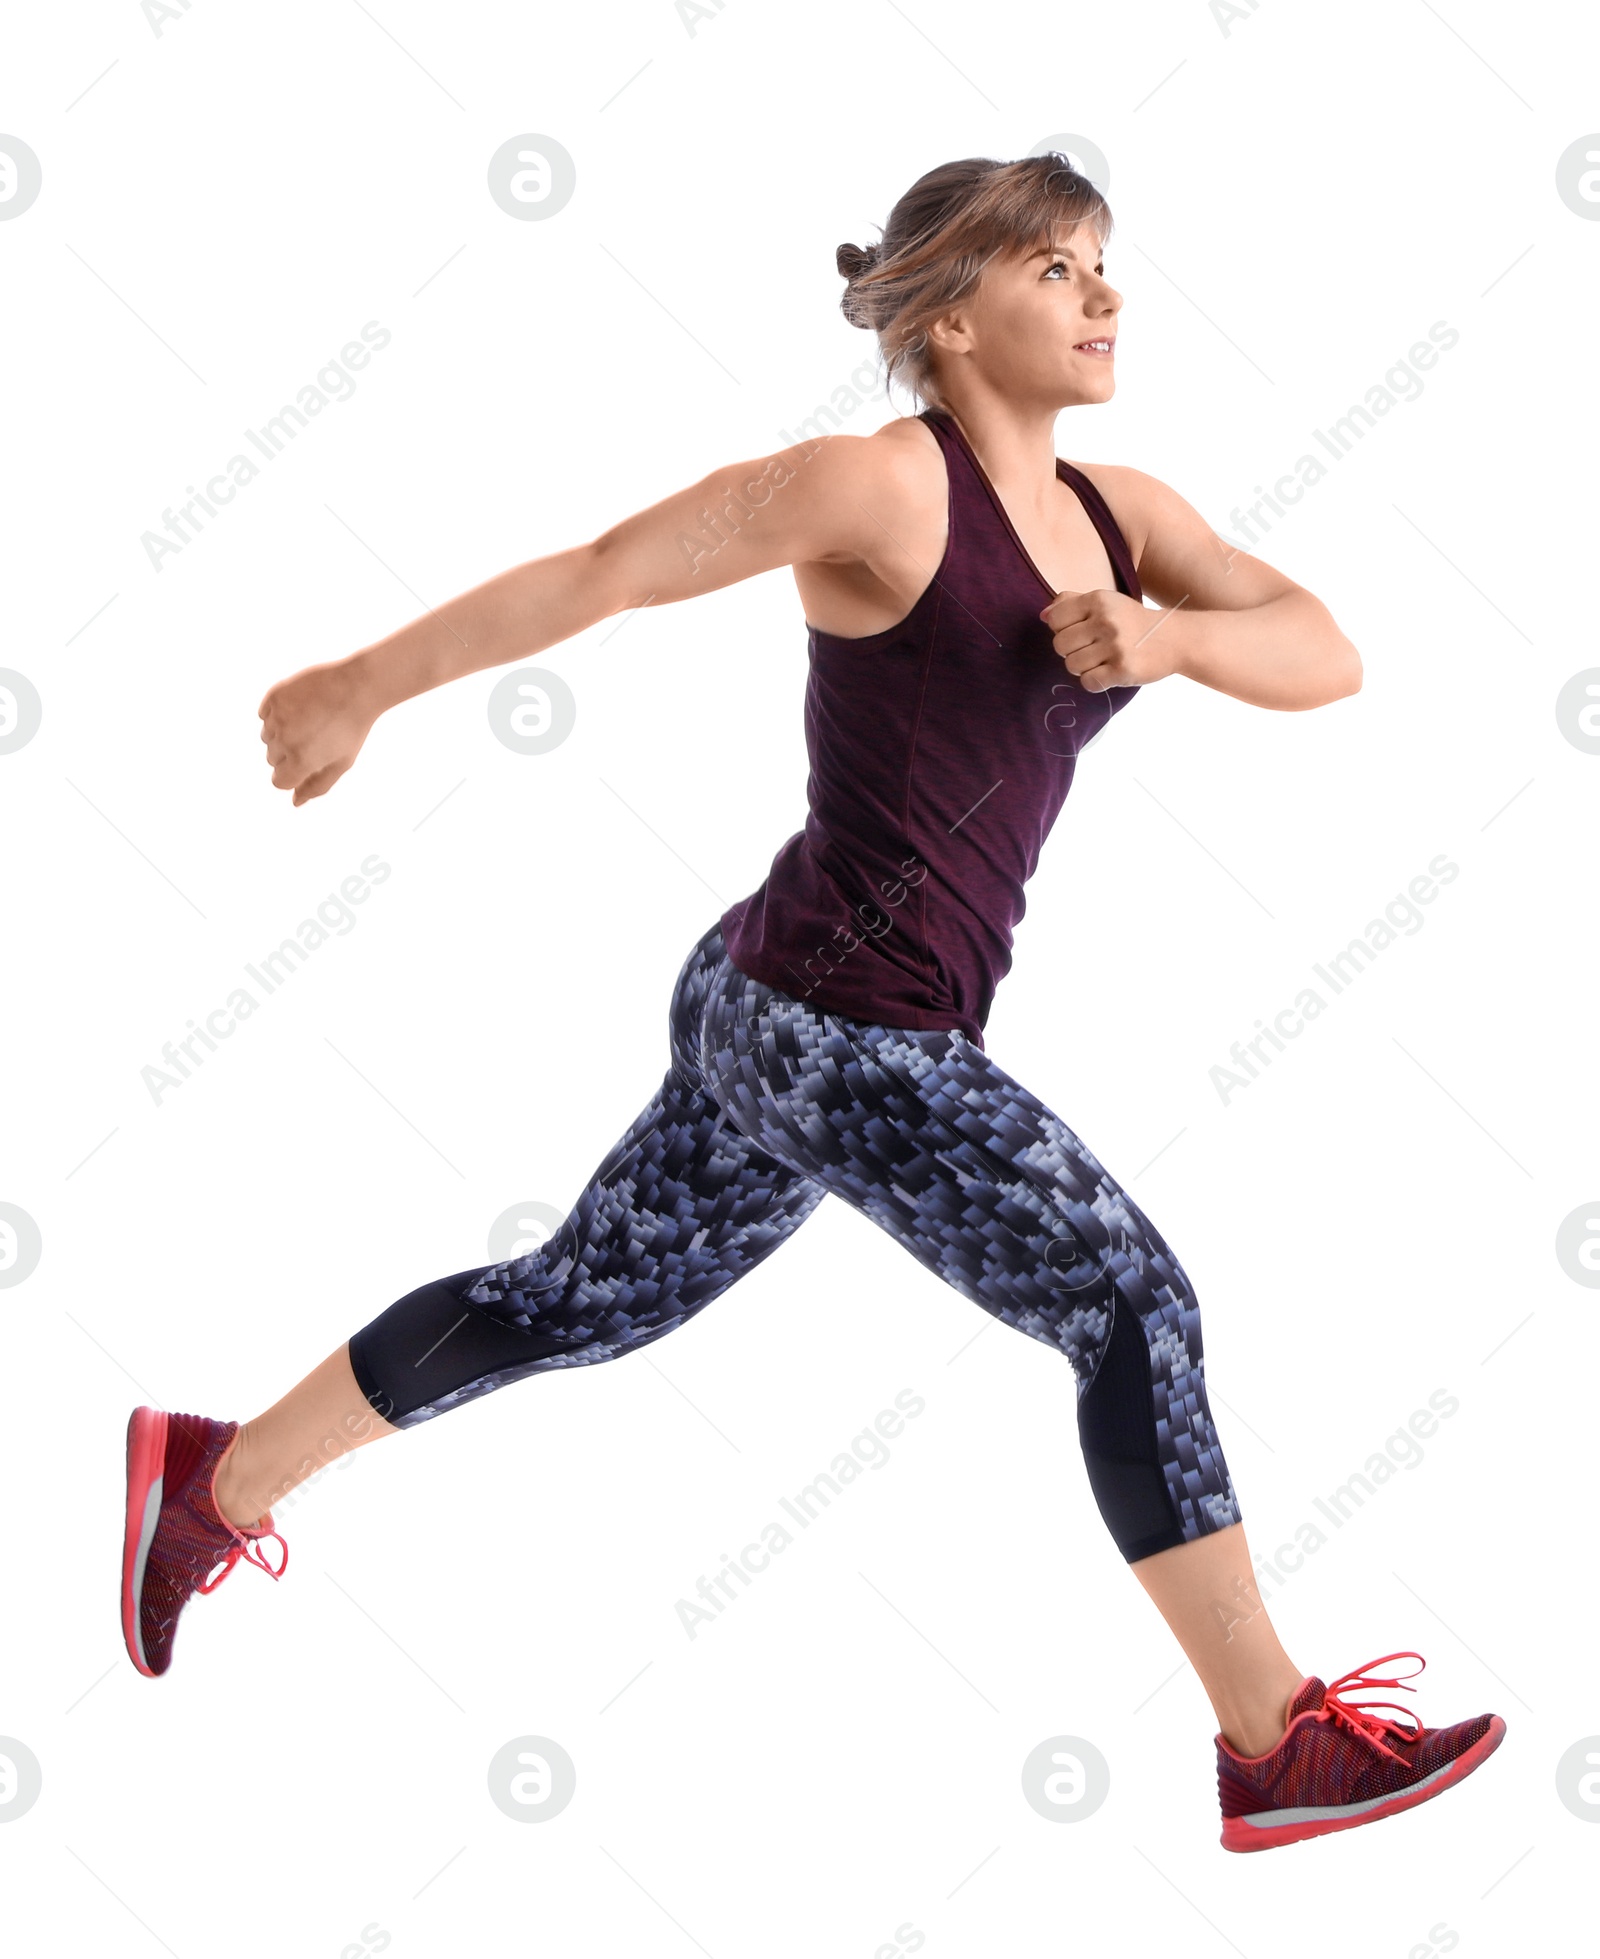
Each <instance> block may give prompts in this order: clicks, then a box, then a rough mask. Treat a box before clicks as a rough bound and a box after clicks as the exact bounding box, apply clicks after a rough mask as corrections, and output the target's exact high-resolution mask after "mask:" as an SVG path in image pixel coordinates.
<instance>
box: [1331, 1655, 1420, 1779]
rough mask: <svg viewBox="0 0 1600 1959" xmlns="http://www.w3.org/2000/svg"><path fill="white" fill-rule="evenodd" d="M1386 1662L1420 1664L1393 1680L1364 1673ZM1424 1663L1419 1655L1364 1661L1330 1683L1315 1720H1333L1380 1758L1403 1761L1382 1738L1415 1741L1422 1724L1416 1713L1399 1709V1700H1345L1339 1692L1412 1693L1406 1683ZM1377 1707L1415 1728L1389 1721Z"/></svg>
mask: <svg viewBox="0 0 1600 1959" xmlns="http://www.w3.org/2000/svg"><path fill="white" fill-rule="evenodd" d="M1389 1660H1418V1661H1420V1662H1421V1665H1419V1666H1418V1667H1417V1668H1416V1669H1415V1671H1414V1672H1412V1673H1406V1674H1400V1675H1398V1676H1396V1677H1395V1678H1394V1679H1385V1678H1383V1677H1382V1676H1381V1675H1378V1674H1374V1673H1369V1672H1368V1671H1367V1669H1368V1668H1369V1667H1379V1666H1383V1665H1384V1664H1385V1663H1386V1662H1387V1661H1389ZM1427 1664H1428V1663H1427V1661H1426V1660H1424V1659H1423V1658H1422V1655H1421V1654H1420V1653H1410V1652H1405V1653H1380V1654H1379V1655H1378V1657H1377V1659H1375V1660H1363V1661H1362V1663H1361V1665H1360V1666H1358V1667H1355V1668H1353V1669H1352V1670H1351V1671H1350V1672H1349V1673H1341V1674H1340V1676H1339V1678H1338V1679H1337V1680H1334V1681H1331V1682H1330V1683H1329V1685H1328V1686H1327V1688H1326V1689H1325V1690H1324V1692H1323V1697H1322V1706H1321V1707H1320V1708H1319V1709H1318V1710H1317V1719H1318V1720H1319V1721H1332V1722H1334V1723H1336V1724H1337V1725H1338V1726H1340V1727H1342V1728H1345V1729H1347V1730H1348V1731H1349V1732H1350V1733H1351V1734H1354V1735H1359V1736H1360V1737H1361V1738H1362V1739H1363V1740H1364V1741H1367V1742H1370V1743H1371V1745H1372V1746H1373V1747H1374V1748H1376V1749H1377V1751H1378V1752H1379V1754H1380V1755H1387V1756H1388V1757H1389V1759H1390V1760H1391V1761H1393V1762H1404V1760H1405V1757H1404V1756H1403V1755H1397V1754H1396V1753H1395V1751H1394V1750H1393V1749H1392V1748H1391V1747H1390V1746H1389V1744H1388V1742H1387V1741H1386V1739H1385V1736H1387V1735H1395V1736H1397V1737H1398V1738H1399V1739H1400V1740H1402V1741H1415V1740H1417V1738H1418V1737H1419V1736H1420V1735H1421V1734H1422V1733H1423V1725H1422V1722H1421V1721H1420V1720H1419V1719H1418V1718H1417V1715H1416V1713H1415V1711H1414V1710H1413V1709H1412V1708H1409V1707H1405V1706H1402V1705H1401V1703H1400V1702H1399V1701H1370V1700H1368V1701H1351V1700H1346V1699H1344V1698H1343V1697H1342V1695H1341V1692H1340V1690H1341V1689H1362V1688H1367V1687H1400V1688H1403V1689H1404V1691H1405V1692H1406V1693H1408V1694H1414V1693H1415V1692H1416V1689H1415V1688H1414V1687H1408V1686H1407V1685H1406V1682H1407V1681H1408V1680H1415V1679H1416V1677H1417V1674H1419V1673H1421V1671H1422V1669H1423V1667H1425V1666H1426V1665H1427ZM1380 1707H1390V1708H1393V1709H1394V1711H1395V1713H1396V1714H1403V1715H1405V1716H1406V1717H1407V1719H1408V1720H1409V1721H1411V1722H1413V1723H1414V1724H1415V1725H1414V1726H1411V1727H1404V1726H1402V1725H1401V1723H1400V1722H1398V1721H1392V1720H1390V1719H1389V1717H1388V1716H1387V1715H1384V1714H1378V1713H1376V1712H1375V1711H1374V1710H1376V1709H1377V1708H1380Z"/></svg>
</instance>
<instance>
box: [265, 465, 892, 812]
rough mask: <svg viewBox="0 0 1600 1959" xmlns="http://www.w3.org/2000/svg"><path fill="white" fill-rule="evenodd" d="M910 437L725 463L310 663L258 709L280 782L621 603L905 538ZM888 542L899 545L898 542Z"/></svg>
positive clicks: (692, 591)
mask: <svg viewBox="0 0 1600 1959" xmlns="http://www.w3.org/2000/svg"><path fill="white" fill-rule="evenodd" d="M907 494H914V479H913V476H912V468H911V465H909V464H908V460H907V455H906V451H905V449H904V447H903V446H902V445H899V444H894V443H883V442H880V443H875V442H873V440H872V438H871V437H870V436H867V437H861V436H828V437H825V438H823V439H822V440H821V441H818V442H812V443H797V444H795V445H794V446H793V447H790V448H787V449H780V450H778V451H776V452H775V453H774V454H772V455H769V456H762V457H758V458H756V459H755V460H754V461H751V462H745V463H738V464H735V465H733V466H731V467H728V468H724V469H718V470H714V471H713V472H712V473H711V474H710V475H709V476H706V477H703V478H702V479H701V480H700V481H699V482H698V483H694V484H691V485H690V486H689V487H688V488H687V489H684V490H680V491H678V492H677V493H676V494H675V495H673V496H669V497H665V498H663V499H662V501H661V502H659V503H655V504H651V505H650V507H649V508H648V509H646V510H641V511H639V512H638V513H637V514H636V515H635V516H632V517H627V518H624V519H623V521H622V522H621V523H619V524H615V525H613V526H612V528H611V529H610V530H608V531H605V532H603V533H602V534H601V535H600V536H599V537H597V538H595V539H593V540H592V541H591V542H590V543H587V544H579V545H575V546H573V547H572V548H571V549H569V550H565V551H556V552H553V553H552V554H551V555H550V556H548V557H544V558H532V559H530V560H529V561H528V562H527V563H526V564H521V565H517V566H514V567H513V568H512V569H511V570H510V571H504V572H501V573H500V574H499V575H498V576H497V577H495V578H491V579H489V580H488V581H487V582H486V583H484V584H482V585H476V586H474V587H473V588H472V589H471V590H470V591H467V592H463V593H462V594H461V595H460V596H459V597H458V598H454V599H451V600H449V601H448V602H447V603H446V604H444V605H442V606H440V607H439V608H438V609H437V610H430V611H428V612H426V613H424V614H423V615H422V617H421V618H419V619H415V620H413V621H412V622H411V624H410V625H408V626H404V627H402V628H401V629H400V630H399V631H398V632H394V633H391V634H389V635H388V637H387V638H384V639H380V640H376V641H374V642H373V644H372V645H370V646H366V647H363V648H362V649H361V650H360V651H359V652H357V653H354V654H351V655H350V656H349V658H348V659H345V660H341V661H335V662H330V663H328V664H326V665H322V666H315V667H307V668H305V669H303V670H302V671H301V672H300V673H297V674H294V675H292V676H291V677H290V678H289V679H287V680H281V681H279V682H278V683H277V684H276V685H275V686H273V687H272V688H270V689H269V690H268V692H267V693H266V695H265V696H264V698H263V699H262V702H261V706H260V708H259V710H258V712H259V713H260V716H261V721H262V736H261V738H262V740H263V741H264V742H265V743H266V744H267V760H268V762H269V763H271V764H272V769H273V774H272V780H273V783H274V785H275V786H276V787H277V788H280V789H292V790H293V791H294V801H295V804H296V806H297V807H298V805H299V804H300V803H302V802H307V801H309V800H310V799H311V798H312V797H314V796H320V795H324V794H325V793H326V792H327V790H328V789H330V788H331V787H332V785H333V784H334V783H335V782H336V781H337V780H338V779H339V777H340V776H341V775H343V774H344V772H345V770H346V769H348V768H349V767H350V765H351V763H353V762H354V760H355V758H356V755H357V754H358V753H359V752H360V749H361V746H362V744H363V742H364V741H365V740H366V737H367V734H368V733H369V732H370V730H371V728H372V725H373V723H374V722H375V721H376V720H377V718H378V716H379V715H380V714H382V713H383V712H384V711H385V709H387V708H390V707H394V706H395V705H397V704H398V703H399V702H401V701H405V700H410V699H411V698H412V697H413V696H414V695H416V694H421V693H424V692H426V691H427V690H428V689H429V688H433V687H442V686H443V685H444V684H445V683H446V682H447V681H451V680H459V679H460V678H461V677H462V676H463V675H464V674H469V673H477V672H480V671H482V670H483V669H484V668H486V667H496V666H502V665H504V664H505V663H506V662H508V661H511V660H518V659H527V658H530V657H531V656H532V655H534V654H536V653H542V652H543V651H544V650H545V649H546V648H547V647H550V646H555V645H557V644H558V643H559V642H560V641H562V640H564V639H570V638H571V637H572V636H573V635H574V634H575V633H580V632H582V631H584V630H585V628H587V627H589V626H594V625H598V624H599V622H600V621H601V620H603V619H608V618H610V617H612V615H613V614H615V613H619V612H627V611H631V610H634V609H636V608H639V607H642V606H646V605H672V604H675V603H677V602H678V601H679V600H682V599H690V598H695V597H697V596H698V595H699V594H700V593H702V592H715V591H719V590H720V589H721V588H722V587H723V586H726V585H732V584H735V583H736V582H737V581H738V580H740V579H743V578H753V577H755V576H756V574H757V573H759V572H763V571H773V570H776V569H777V568H779V567H780V566H784V565H794V564H806V563H835V564H840V563H848V562H851V561H852V560H855V561H860V562H863V563H865V564H867V565H868V566H872V567H876V565H877V564H878V563H879V562H880V561H883V560H884V559H885V558H886V556H887V554H888V553H889V552H892V551H894V550H896V549H897V547H896V546H894V544H893V541H892V534H893V533H894V532H895V531H897V530H898V529H899V525H898V524H897V522H896V521H895V520H896V513H897V507H898V504H899V500H900V498H901V497H903V496H905V495H907ZM886 540H887V541H886Z"/></svg>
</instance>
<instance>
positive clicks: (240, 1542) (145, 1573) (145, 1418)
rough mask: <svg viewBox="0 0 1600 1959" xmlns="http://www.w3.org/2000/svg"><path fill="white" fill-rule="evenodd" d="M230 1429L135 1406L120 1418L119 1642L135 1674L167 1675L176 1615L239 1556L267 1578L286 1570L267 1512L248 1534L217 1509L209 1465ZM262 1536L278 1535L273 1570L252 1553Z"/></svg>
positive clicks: (231, 1425)
mask: <svg viewBox="0 0 1600 1959" xmlns="http://www.w3.org/2000/svg"><path fill="white" fill-rule="evenodd" d="M238 1429H239V1424H238V1423H237V1422H213V1421H210V1420H208V1419H207V1417H206V1416H204V1415H168V1414H166V1413H164V1412H163V1411H162V1410H161V1409H159V1408H135V1409H134V1411H133V1413H132V1415H131V1416H130V1417H129V1418H128V1508H127V1517H126V1522H125V1525H124V1528H123V1537H122V1637H123V1639H124V1641H125V1642H126V1644H127V1648H128V1657H129V1658H130V1659H131V1660H132V1661H133V1663H134V1665H135V1666H136V1667H137V1668H138V1669H139V1671H140V1672H141V1673H145V1674H149V1675H151V1676H152V1677H154V1676H155V1675H156V1674H159V1673H165V1672H166V1670H167V1668H168V1667H169V1666H170V1665H171V1664H172V1638H173V1634H174V1633H175V1632H176V1631H177V1626H178V1614H179V1613H180V1612H182V1610H183V1608H184V1607H185V1606H186V1605H187V1604H188V1603H189V1600H190V1599H191V1598H192V1597H193V1595H194V1594H195V1593H196V1592H214V1591H215V1590H216V1589H217V1587H218V1586H219V1585H220V1584H221V1583H222V1581H223V1579H224V1578H226V1577H227V1575H228V1573H229V1572H230V1571H232V1569H233V1568H234V1566H235V1565H236V1564H237V1563H238V1562H239V1560H240V1559H241V1558H243V1559H245V1560H246V1562H247V1563H250V1564H254V1565H259V1566H260V1567H261V1569H262V1570H263V1571H264V1572H266V1573H267V1574H268V1576H269V1577H272V1578H281V1577H282V1576H283V1574H284V1571H285V1569H286V1568H287V1566H288V1563H289V1547H288V1545H287V1544H285V1543H284V1541H283V1539H282V1538H281V1537H278V1533H277V1532H276V1531H275V1530H274V1529H273V1528H272V1517H271V1515H270V1513H269V1514H268V1515H267V1516H265V1517H263V1518H262V1519H261V1521H260V1523H259V1524H258V1525H257V1526H255V1527H254V1528H253V1529H244V1530H237V1529H235V1528H234V1526H233V1525H232V1524H230V1523H229V1522H228V1520H227V1518H226V1517H224V1516H223V1515H222V1513H221V1512H220V1511H219V1510H218V1508H217V1506H216V1501H215V1497H214V1495H213V1484H214V1483H215V1480H216V1474H217V1463H218V1461H219V1460H220V1458H221V1456H222V1452H223V1450H224V1449H226V1448H227V1446H228V1444H229V1443H230V1442H231V1441H232V1440H233V1438H234V1436H235V1435H236V1434H237V1433H238ZM265 1537H275V1538H277V1539H278V1544H279V1546H280V1547H281V1549H282V1551H283V1558H282V1561H281V1562H280V1563H279V1564H277V1565H276V1566H274V1565H273V1564H272V1563H271V1562H270V1561H269V1560H268V1558H267V1556H266V1554H265V1552H264V1551H263V1550H262V1549H261V1544H260V1540H261V1539H262V1538H265ZM219 1565H220V1566H221V1569H220V1570H218V1569H217V1567H218V1566H219Z"/></svg>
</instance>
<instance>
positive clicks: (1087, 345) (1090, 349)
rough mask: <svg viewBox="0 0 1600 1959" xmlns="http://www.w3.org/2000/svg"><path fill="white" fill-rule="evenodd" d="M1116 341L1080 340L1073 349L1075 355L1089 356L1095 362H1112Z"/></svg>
mask: <svg viewBox="0 0 1600 1959" xmlns="http://www.w3.org/2000/svg"><path fill="white" fill-rule="evenodd" d="M1116 344H1117V343H1116V341H1115V340H1080V341H1079V342H1078V344H1077V345H1076V346H1075V347H1074V348H1073V350H1072V351H1073V352H1074V353H1075V354H1088V355H1089V356H1090V357H1091V358H1092V359H1094V360H1102V361H1104V360H1110V359H1111V350H1112V348H1113V347H1115V346H1116Z"/></svg>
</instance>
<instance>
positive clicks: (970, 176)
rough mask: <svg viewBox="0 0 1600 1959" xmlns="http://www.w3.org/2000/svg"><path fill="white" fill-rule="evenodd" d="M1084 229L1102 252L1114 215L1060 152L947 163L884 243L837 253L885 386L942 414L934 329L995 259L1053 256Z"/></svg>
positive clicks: (854, 320) (907, 203)
mask: <svg viewBox="0 0 1600 1959" xmlns="http://www.w3.org/2000/svg"><path fill="white" fill-rule="evenodd" d="M1081 224H1088V225H1089V226H1091V227H1092V228H1093V229H1094V230H1095V231H1096V232H1097V233H1098V235H1099V239H1100V243H1101V244H1102V245H1104V243H1105V241H1106V239H1107V238H1108V237H1109V236H1110V234H1111V207H1110V205H1108V204H1107V203H1106V200H1105V198H1104V197H1103V196H1102V195H1101V194H1100V192H1099V191H1098V190H1097V189H1096V188H1095V186H1094V185H1093V184H1092V183H1090V181H1089V179H1088V178H1087V177H1084V176H1081V175H1080V174H1079V173H1078V172H1077V171H1076V170H1074V169H1073V167H1072V164H1071V162H1070V161H1069V160H1068V159H1067V158H1066V157H1065V156H1063V155H1062V154H1061V153H1060V152H1059V151H1057V150H1047V151H1046V152H1045V153H1044V154H1043V155H1042V156H1029V157H1022V158H1020V159H1019V160H1018V161H1016V162H1014V163H998V162H996V161H995V160H994V159H993V158H992V157H982V156H973V157H965V158H963V159H962V160H961V161H960V162H959V163H941V164H940V165H939V167H938V168H937V169H936V170H930V171H928V173H927V174H926V175H925V176H922V177H919V178H918V179H917V181H916V182H915V183H914V184H913V185H912V186H911V188H910V190H908V191H907V192H906V194H905V195H904V196H903V197H902V198H901V199H900V200H899V202H898V203H897V204H896V205H895V207H894V209H893V210H892V211H891V212H890V213H889V222H888V224H887V225H886V226H885V227H884V230H883V237H882V239H881V240H880V241H879V243H878V244H876V245H869V246H866V247H865V248H863V247H862V246H860V245H841V246H840V247H839V249H838V251H837V252H836V253H835V255H834V258H835V263H836V264H837V266H838V268H839V273H840V276H841V277H842V278H843V279H845V280H846V281H847V284H846V286H845V290H844V294H843V296H842V297H841V299H840V301H839V307H840V311H841V312H842V313H843V314H844V316H845V318H846V319H847V320H848V321H849V322H850V324H851V325H852V326H858V327H865V328H867V329H868V330H869V331H871V332H873V333H875V334H876V335H877V337H878V352H879V354H880V356H881V357H882V360H883V363H884V368H885V382H886V383H887V384H892V383H894V382H896V381H898V382H900V383H901V384H902V385H903V386H904V387H906V388H907V389H908V390H909V391H910V393H911V395H912V396H913V398H914V399H915V400H916V402H917V403H918V405H919V407H920V406H928V405H931V406H934V407H938V406H940V405H941V403H940V401H939V392H938V384H937V382H936V381H935V379H934V373H933V362H932V359H931V357H930V352H929V347H928V336H927V329H928V326H929V324H930V322H932V321H933V320H936V319H937V318H938V317H939V315H940V314H941V313H944V312H946V311H948V310H949V308H950V307H952V306H955V305H957V304H958V303H959V302H960V301H961V300H963V299H965V298H966V297H967V296H968V295H969V294H970V293H971V292H972V291H973V289H974V288H975V287H976V286H977V283H978V281H979V279H980V278H981V277H982V276H983V269H984V267H985V266H986V265H988V264H989V263H990V261H991V260H993V259H996V258H1002V257H1011V256H1014V257H1019V258H1020V257H1022V256H1024V255H1025V254H1026V253H1027V252H1028V251H1030V250H1032V249H1037V248H1038V247H1040V246H1043V247H1045V248H1046V249H1048V248H1050V247H1051V246H1052V245H1053V244H1054V242H1055V238H1054V234H1055V233H1056V232H1058V231H1060V230H1063V229H1065V230H1069V231H1071V230H1075V229H1076V228H1077V227H1078V226H1079V225H1081Z"/></svg>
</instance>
